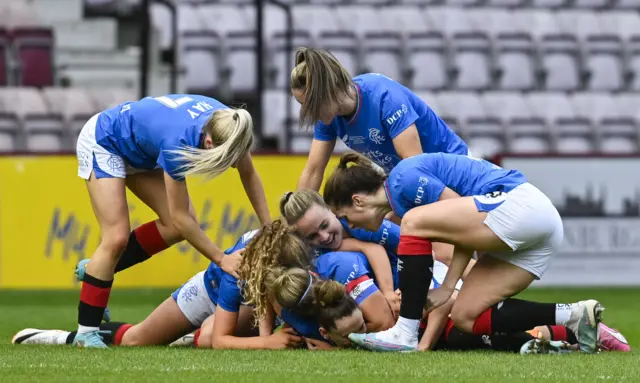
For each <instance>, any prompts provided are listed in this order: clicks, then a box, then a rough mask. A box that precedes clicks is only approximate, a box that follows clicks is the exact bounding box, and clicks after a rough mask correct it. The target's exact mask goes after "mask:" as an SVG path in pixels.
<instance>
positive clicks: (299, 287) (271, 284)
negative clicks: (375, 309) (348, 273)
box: [266, 267, 358, 329]
mask: <svg viewBox="0 0 640 383" xmlns="http://www.w3.org/2000/svg"><path fill="white" fill-rule="evenodd" d="M266 285H267V291H268V294H269V296H271V297H272V299H274V300H275V301H277V302H278V303H279V304H280V305H281V306H282V307H284V308H286V309H288V310H290V311H292V312H294V313H297V314H299V315H301V316H304V317H313V318H314V319H316V320H317V321H318V323H319V324H320V326H322V327H324V328H325V329H333V328H335V322H336V320H338V319H340V318H344V317H345V316H349V315H351V314H352V313H353V311H354V310H356V309H357V307H358V306H357V304H356V302H355V301H354V300H353V299H352V298H351V297H350V296H349V295H347V293H346V289H345V287H344V286H343V285H341V284H340V283H338V282H336V281H332V280H327V281H324V280H321V279H319V278H317V277H314V276H313V275H311V274H309V272H308V271H307V270H304V269H301V268H288V269H287V268H282V267H281V268H275V269H272V270H271V271H270V273H269V275H268V277H267V283H266Z"/></svg>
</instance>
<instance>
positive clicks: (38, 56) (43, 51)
mask: <svg viewBox="0 0 640 383" xmlns="http://www.w3.org/2000/svg"><path fill="white" fill-rule="evenodd" d="M12 35H13V47H14V51H15V55H16V57H17V59H18V61H19V63H20V70H19V77H18V84H20V85H22V86H35V87H43V86H50V85H53V82H54V75H53V32H52V31H51V29H48V28H37V27H27V28H20V27H18V28H16V29H14V30H13V32H12Z"/></svg>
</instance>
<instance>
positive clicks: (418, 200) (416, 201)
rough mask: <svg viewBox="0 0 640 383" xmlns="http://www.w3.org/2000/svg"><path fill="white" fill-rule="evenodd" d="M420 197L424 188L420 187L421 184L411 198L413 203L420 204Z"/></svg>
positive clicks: (422, 195)
mask: <svg viewBox="0 0 640 383" xmlns="http://www.w3.org/2000/svg"><path fill="white" fill-rule="evenodd" d="M422 197H424V189H423V188H422V186H419V187H418V190H417V191H416V198H415V199H414V200H413V203H415V204H416V205H419V204H421V203H422Z"/></svg>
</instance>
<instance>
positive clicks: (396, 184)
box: [384, 168, 445, 218]
mask: <svg viewBox="0 0 640 383" xmlns="http://www.w3.org/2000/svg"><path fill="white" fill-rule="evenodd" d="M395 170H396V169H394V171H392V173H391V174H390V175H389V177H388V178H387V180H386V181H385V184H384V186H385V191H386V193H387V198H388V199H389V202H390V204H391V208H392V209H393V212H394V213H395V215H397V216H398V217H400V218H402V217H404V215H405V214H406V213H407V212H408V211H409V210H411V209H413V208H414V207H416V206H423V205H428V204H430V203H434V202H436V201H438V200H439V199H440V195H441V194H442V191H443V190H444V188H445V185H444V183H443V182H442V181H440V180H439V179H438V178H436V177H434V176H433V175H432V174H430V173H429V172H426V171H417V170H414V169H406V168H405V169H402V170H399V171H397V172H396V171H395ZM394 173H395V174H394Z"/></svg>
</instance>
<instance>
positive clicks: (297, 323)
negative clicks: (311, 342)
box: [280, 308, 325, 340]
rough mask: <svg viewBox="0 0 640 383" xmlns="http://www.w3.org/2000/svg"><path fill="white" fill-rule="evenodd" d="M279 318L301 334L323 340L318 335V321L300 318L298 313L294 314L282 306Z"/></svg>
mask: <svg viewBox="0 0 640 383" xmlns="http://www.w3.org/2000/svg"><path fill="white" fill-rule="evenodd" d="M280 319H282V320H283V321H284V323H286V324H288V325H289V326H291V327H292V328H293V329H294V330H296V332H297V333H298V334H300V335H301V336H304V337H307V338H314V339H318V340H325V339H324V338H323V337H322V335H320V331H319V326H318V323H317V322H316V321H314V320H311V319H306V318H302V317H301V316H300V315H296V314H295V313H292V312H291V311H289V310H287V309H286V308H282V312H281V313H280Z"/></svg>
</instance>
